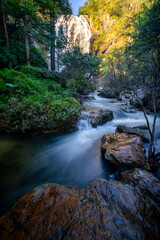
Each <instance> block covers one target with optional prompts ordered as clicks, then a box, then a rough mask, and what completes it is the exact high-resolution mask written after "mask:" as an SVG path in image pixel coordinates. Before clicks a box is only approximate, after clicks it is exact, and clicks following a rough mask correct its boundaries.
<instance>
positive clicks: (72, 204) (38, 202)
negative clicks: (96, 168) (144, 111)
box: [0, 170, 160, 240]
mask: <svg viewBox="0 0 160 240" xmlns="http://www.w3.org/2000/svg"><path fill="white" fill-rule="evenodd" d="M145 175H146V176H147V177H144V178H143V176H145ZM126 176H127V174H126V175H123V176H122V177H121V178H122V181H123V182H119V181H116V180H109V181H107V180H104V179H96V180H93V181H92V182H90V183H89V185H88V186H87V188H86V189H78V188H75V187H67V186H62V185H58V184H45V185H41V186H39V187H37V188H35V189H33V190H32V191H30V192H29V193H28V194H27V195H25V196H24V197H22V198H21V199H20V200H19V201H18V202H17V203H16V204H15V205H14V206H13V208H12V209H11V210H10V211H9V212H8V213H7V214H5V215H4V216H3V217H2V218H1V219H0V230H1V231H0V239H7V240H15V239H25V240H28V239H35V240H38V239H68V240H70V239H78V240H97V239H108V240H110V239H154V240H158V239H159V234H160V221H159V218H158V217H159V213H160V209H159V206H160V205H158V201H159V197H160V192H159V190H158V189H159V188H160V183H159V182H158V181H157V180H155V178H154V177H153V176H152V174H150V173H146V171H141V170H139V173H138V174H135V173H134V172H133V173H130V175H128V176H129V177H126ZM126 179H127V180H126ZM128 179H131V180H130V181H133V182H134V181H137V182H138V185H134V184H132V185H129V184H128V182H125V181H128ZM149 179H151V181H150V182H148V181H149ZM152 184H156V187H155V188H154V190H153V189H152V187H151V185H152ZM141 189H143V191H144V192H143V193H145V194H144V195H143V193H142V192H141ZM145 190H147V191H146V192H145ZM153 195H154V197H152V196H153Z"/></svg>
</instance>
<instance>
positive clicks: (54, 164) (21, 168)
mask: <svg viewBox="0 0 160 240" xmlns="http://www.w3.org/2000/svg"><path fill="white" fill-rule="evenodd" d="M89 98H90V99H88V100H85V101H84V107H85V111H86V112H87V111H94V110H99V109H108V110H112V111H113V113H114V119H113V120H112V121H110V122H107V123H106V124H104V125H103V126H98V127H97V128H92V127H91V125H90V123H89V121H88V120H87V119H86V120H83V119H81V120H80V121H79V122H78V125H77V127H78V130H76V131H74V132H72V133H68V134H65V135H62V136H56V137H55V136H54V137H53V136H45V135H41V136H35V135H33V136H14V135H1V136H0V176H1V177H0V195H1V198H0V214H2V213H4V212H5V211H7V210H8V209H9V208H10V207H11V206H12V205H13V204H14V203H15V202H16V201H17V200H18V198H20V197H21V196H22V195H24V194H25V193H27V192H28V191H29V190H31V189H32V188H34V187H36V186H38V185H39V184H43V183H60V184H64V185H72V186H76V187H85V186H86V185H87V184H88V183H89V181H91V180H93V179H95V178H106V179H110V178H114V177H115V174H116V172H115V170H114V169H108V168H107V167H106V166H105V165H104V164H103V162H102V160H101V152H100V144H101V138H102V136H103V135H104V134H106V133H114V132H115V129H116V127H117V126H118V125H119V124H121V125H125V126H129V127H135V126H139V125H144V124H146V122H145V119H144V116H143V113H142V112H141V111H137V110H135V109H133V108H132V109H131V108H130V106H129V103H128V101H127V100H125V99H123V101H122V102H119V101H117V100H115V99H105V98H101V97H99V96H98V95H97V92H94V93H92V94H90V95H89ZM148 117H149V120H150V121H152V119H153V117H152V114H150V115H148ZM156 129H157V130H156V147H157V150H158V151H160V117H158V118H157V127H156ZM147 147H148V145H147V144H146V148H147ZM158 174H160V173H158Z"/></svg>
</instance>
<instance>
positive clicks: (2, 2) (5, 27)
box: [1, 0, 12, 68]
mask: <svg viewBox="0 0 160 240" xmlns="http://www.w3.org/2000/svg"><path fill="white" fill-rule="evenodd" d="M1 11H2V16H3V26H4V32H5V38H6V46H7V47H8V50H9V49H10V44H9V34H8V28H7V21H6V12H5V2H4V1H3V0H2V1H1ZM11 67H12V64H11V62H10V60H9V68H11Z"/></svg>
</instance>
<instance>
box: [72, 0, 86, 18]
mask: <svg viewBox="0 0 160 240" xmlns="http://www.w3.org/2000/svg"><path fill="white" fill-rule="evenodd" d="M69 2H70V3H71V7H72V8H73V14H74V15H77V14H78V9H79V7H82V6H83V5H84V3H85V2H86V0H70V1H69Z"/></svg>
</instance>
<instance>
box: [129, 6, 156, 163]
mask: <svg viewBox="0 0 160 240" xmlns="http://www.w3.org/2000/svg"><path fill="white" fill-rule="evenodd" d="M131 40H132V41H131V43H130V45H129V46H128V48H127V49H126V56H127V57H126V59H130V62H129V64H126V65H127V66H128V69H127V70H126V71H127V72H128V73H129V74H128V80H129V82H130V83H131V85H132V88H133V86H135V87H134V92H135V95H136V97H137V99H138V101H139V102H140V105H141V108H142V110H143V113H144V117H145V119H146V123H147V128H148V131H149V134H150V146H149V151H148V163H149V164H150V166H151V167H155V166H156V165H157V162H158V161H159V160H160V153H158V154H156V149H155V127H156V119H157V113H158V111H159V110H160V109H159V106H160V2H159V1H154V3H153V5H152V7H151V8H148V9H147V8H146V6H145V7H144V9H143V12H142V14H141V15H140V16H139V17H138V21H137V22H136V24H135V31H134V32H133V33H132V34H131ZM135 63H137V69H139V71H140V72H141V81H139V83H138V82H137V83H138V86H141V88H142V89H143V91H144V92H146V93H147V94H150V96H151V104H152V108H153V113H154V118H153V123H152V124H151V123H150V122H149V120H148V117H147V114H146V109H145V106H144V103H143V102H142V101H141V99H140V97H139V96H138V93H137V91H136V90H137V87H138V86H137V87H136V85H137V84H136V83H135V81H133V79H134V77H133V76H134V75H133V74H134V72H135V68H134V66H135ZM144 73H145V74H144ZM139 80H140V79H139Z"/></svg>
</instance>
